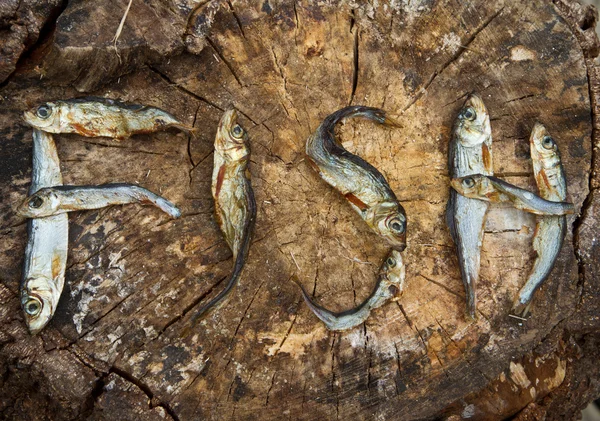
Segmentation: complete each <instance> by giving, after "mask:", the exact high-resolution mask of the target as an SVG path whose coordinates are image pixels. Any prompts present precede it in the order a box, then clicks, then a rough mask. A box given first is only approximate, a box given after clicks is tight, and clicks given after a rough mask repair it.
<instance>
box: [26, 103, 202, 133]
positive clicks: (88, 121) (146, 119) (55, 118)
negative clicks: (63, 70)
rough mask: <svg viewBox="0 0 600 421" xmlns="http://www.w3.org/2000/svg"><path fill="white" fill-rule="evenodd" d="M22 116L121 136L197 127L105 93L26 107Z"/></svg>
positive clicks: (52, 129) (48, 125)
mask: <svg viewBox="0 0 600 421" xmlns="http://www.w3.org/2000/svg"><path fill="white" fill-rule="evenodd" d="M23 118H24V119H25V121H26V122H27V123H28V124H29V125H31V126H33V127H35V128H37V129H39V130H43V131H45V132H49V133H76V134H79V135H81V136H86V137H112V138H114V139H119V140H121V139H126V138H128V137H130V136H132V135H134V134H139V133H153V132H157V131H160V130H165V129H167V128H169V127H175V128H178V129H181V130H184V131H188V132H194V131H195V129H194V128H192V127H188V126H186V125H185V124H183V123H182V122H180V121H179V120H177V119H176V118H175V117H174V116H173V115H171V114H169V113H168V112H166V111H163V110H161V109H160V108H156V107H151V106H148V105H139V104H126V103H123V102H120V101H117V100H113V99H107V98H102V97H85V98H76V99H68V100H64V101H53V102H46V103H44V104H42V105H40V106H38V107H36V108H35V109H33V110H30V111H26V112H25V114H24V115H23Z"/></svg>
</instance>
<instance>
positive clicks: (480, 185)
mask: <svg viewBox="0 0 600 421" xmlns="http://www.w3.org/2000/svg"><path fill="white" fill-rule="evenodd" d="M450 184H451V185H452V188H454V190H456V191H457V192H459V193H460V194H461V195H463V196H465V197H471V198H476V197H477V196H480V195H485V193H487V192H488V190H489V187H490V186H489V181H488V179H487V178H485V177H484V176H483V175H481V174H472V175H467V176H466V177H459V178H453V179H452V181H450Z"/></svg>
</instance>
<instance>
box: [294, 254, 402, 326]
mask: <svg viewBox="0 0 600 421" xmlns="http://www.w3.org/2000/svg"><path fill="white" fill-rule="evenodd" d="M405 273H406V271H405V266H404V262H403V261H402V255H401V254H400V252H399V251H397V250H394V249H392V250H391V251H390V253H389V254H388V256H387V258H386V259H385V261H384V262H383V264H382V265H381V268H380V269H379V275H378V277H377V283H376V284H375V288H374V289H373V291H372V292H371V295H369V297H368V298H367V299H366V300H364V301H363V302H362V303H361V304H360V305H358V306H357V307H355V308H353V309H350V310H346V311H342V312H339V313H336V312H333V311H330V310H327V309H326V308H324V307H321V306H320V305H318V304H317V303H315V302H314V301H313V300H312V298H311V297H310V295H309V294H308V292H306V290H305V289H304V287H303V286H302V284H301V283H300V282H299V281H298V279H297V278H296V277H292V280H293V281H294V282H295V283H296V284H297V285H298V286H299V287H300V289H301V290H302V296H303V297H304V301H305V302H306V304H307V305H308V307H309V308H310V309H311V311H312V312H313V313H314V314H315V315H316V316H317V317H318V318H319V319H321V321H322V322H323V323H325V326H327V329H329V330H346V329H352V328H353V327H355V326H358V325H359V324H361V323H363V322H364V321H365V320H367V318H368V317H369V315H370V314H371V311H372V310H374V309H376V308H379V307H381V306H383V305H384V304H385V303H387V302H388V301H390V300H393V301H396V300H397V299H398V298H399V296H400V295H401V293H402V291H403V289H404V277H405Z"/></svg>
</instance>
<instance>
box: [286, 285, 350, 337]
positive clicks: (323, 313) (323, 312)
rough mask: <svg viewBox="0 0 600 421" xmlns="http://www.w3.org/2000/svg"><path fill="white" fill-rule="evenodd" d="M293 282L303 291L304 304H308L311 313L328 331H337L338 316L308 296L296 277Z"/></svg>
mask: <svg viewBox="0 0 600 421" xmlns="http://www.w3.org/2000/svg"><path fill="white" fill-rule="evenodd" d="M291 280H292V281H293V282H294V283H295V284H296V285H298V287H300V290H301V291H302V297H303V298H304V302H305V303H306V305H307V306H308V308H309V309H310V311H312V312H313V313H314V315H315V316H317V317H318V318H319V319H320V320H321V321H322V322H323V323H325V326H327V329H329V330H337V329H336V326H337V322H338V318H337V317H336V315H335V314H334V313H332V312H331V311H329V310H327V309H326V308H324V307H321V306H320V305H318V304H317V303H315V302H314V301H313V300H312V298H311V297H310V295H309V294H308V292H306V289H304V286H302V284H301V283H300V281H299V280H298V278H297V277H296V275H292V278H291Z"/></svg>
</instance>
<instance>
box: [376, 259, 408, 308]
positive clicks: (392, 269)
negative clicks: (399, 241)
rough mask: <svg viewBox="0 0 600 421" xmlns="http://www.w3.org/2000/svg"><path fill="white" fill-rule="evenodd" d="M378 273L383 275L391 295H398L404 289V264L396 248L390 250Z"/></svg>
mask: <svg viewBox="0 0 600 421" xmlns="http://www.w3.org/2000/svg"><path fill="white" fill-rule="evenodd" d="M380 274H381V275H383V276H385V278H386V280H387V283H388V292H389V293H390V295H391V296H392V297H399V296H400V295H401V294H402V291H403V290H404V278H405V276H406V266H405V265H404V261H403V260H402V255H401V254H400V252H399V251H398V250H394V249H392V250H390V252H389V253H388V255H387V257H386V259H385V262H383V265H381V269H380Z"/></svg>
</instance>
